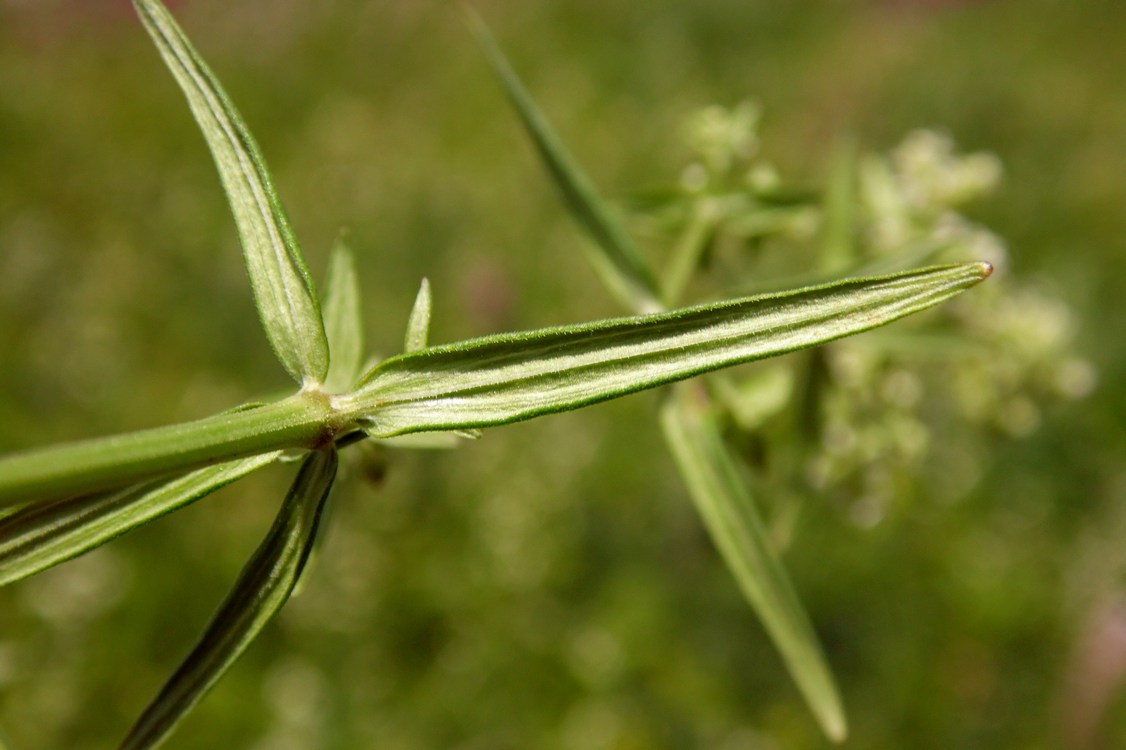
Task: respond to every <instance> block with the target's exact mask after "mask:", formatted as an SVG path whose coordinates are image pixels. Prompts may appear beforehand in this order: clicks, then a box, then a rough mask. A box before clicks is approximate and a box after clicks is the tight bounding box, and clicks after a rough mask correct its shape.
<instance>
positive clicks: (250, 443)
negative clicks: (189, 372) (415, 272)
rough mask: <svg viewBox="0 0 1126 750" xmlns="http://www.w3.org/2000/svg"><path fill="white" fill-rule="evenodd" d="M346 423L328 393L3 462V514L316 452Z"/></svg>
mask: <svg viewBox="0 0 1126 750" xmlns="http://www.w3.org/2000/svg"><path fill="white" fill-rule="evenodd" d="M339 421H340V417H339V415H337V414H336V413H335V411H334V409H333V407H332V405H331V404H330V403H329V401H328V399H327V398H326V397H325V395H324V394H322V393H319V392H314V391H301V392H299V393H297V394H295V395H293V396H290V397H289V398H286V399H284V400H282V401H277V402H274V403H270V404H265V405H263V406H258V407H255V408H251V409H244V410H241V411H233V412H225V413H223V414H217V415H215V416H211V417H206V418H204V419H199V420H196V421H194V422H184V423H181V424H174V425H169V426H167V427H157V428H154V429H148V430H141V431H138V432H130V433H126V434H123V435H114V436H111V437H104V438H95V439H92V440H82V441H78V442H73V443H65V444H62V445H54V446H49V447H46V448H38V449H34V450H29V451H23V452H20V453H14V454H11V455H9V456H4V457H0V509H4V508H8V507H13V506H17V505H23V504H26V503H29V502H31V501H38V500H49V499H56V498H60V497H68V496H72V495H79V494H86V493H90V492H97V491H99V490H106V489H112V488H115V487H120V486H123V485H127V484H132V483H134V482H136V481H139V480H142V479H148V478H150V477H155V476H159V475H162V474H169V473H172V472H177V471H186V470H189V469H195V468H198V467H201V466H207V465H211V464H216V463H220V462H223V461H229V460H231V459H235V458H241V457H243V456H251V455H255V454H258V453H264V452H267V451H274V450H280V449H285V448H315V447H316V446H318V445H321V444H323V443H324V442H326V441H327V440H330V439H331V438H332V437H333V435H335V433H336V432H337V431H338V429H339V428H340V426H341V425H339V424H337V423H338V422H339Z"/></svg>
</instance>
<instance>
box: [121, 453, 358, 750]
mask: <svg viewBox="0 0 1126 750" xmlns="http://www.w3.org/2000/svg"><path fill="white" fill-rule="evenodd" d="M336 466H337V457H336V451H335V450H334V449H332V448H329V449H328V450H324V451H316V452H314V453H312V454H310V455H309V457H308V458H307V459H306V460H305V463H303V464H302V465H301V469H300V470H299V471H298V473H297V478H296V479H295V480H294V482H293V486H292V487H291V488H290V490H289V494H288V495H287V496H286V498H285V503H284V504H283V505H282V509H281V511H280V512H279V513H278V516H277V518H276V519H275V520H274V524H273V527H272V528H271V529H270V532H269V533H268V534H267V535H266V538H265V539H264V540H263V542H262V544H261V545H260V546H259V547H258V549H257V550H256V551H255V553H254V555H253V556H252V557H251V558H250V561H249V562H248V563H247V564H246V567H244V568H243V569H242V573H240V574H239V578H238V581H237V582H236V583H235V586H234V588H233V589H232V590H231V593H230V594H228V595H227V598H226V600H225V601H224V602H223V604H222V605H221V606H220V607H219V611H218V612H217V613H216V614H215V616H214V618H213V619H212V620H211V622H210V624H208V626H207V630H206V631H204V634H203V636H202V637H201V638H200V641H199V643H198V644H197V645H196V647H195V648H194V649H193V650H192V652H191V653H190V654H189V655H188V657H187V659H185V661H184V663H183V664H181V665H180V667H179V669H177V670H176V672H175V674H173V675H172V677H171V678H170V679H169V680H168V682H167V683H165V685H164V687H163V688H162V689H161V691H160V693H159V694H158V695H157V697H156V699H155V700H153V702H152V703H151V704H149V706H148V708H146V709H145V712H144V713H143V714H141V717H140V718H139V719H138V720H137V723H136V724H134V725H133V728H132V729H131V730H130V731H129V735H128V736H127V737H126V738H125V741H124V742H122V744H121V750H142V749H143V748H152V747H155V746H156V745H157V744H159V743H160V742H161V741H162V740H163V739H164V738H165V737H167V736H168V733H169V732H171V731H172V728H173V727H174V726H175V725H176V722H178V721H179V720H180V719H181V718H183V717H184V716H185V715H186V714H187V713H188V711H190V710H191V709H192V707H193V706H195V704H196V703H197V702H198V701H199V700H200V698H202V697H203V695H204V693H206V692H207V690H208V689H209V688H210V687H211V686H212V685H213V684H214V683H215V681H216V680H218V679H219V678H220V677H221V676H222V675H223V673H224V672H225V671H226V670H227V668H228V667H230V666H231V664H232V663H233V662H234V661H235V659H237V658H238V657H239V655H240V654H241V653H242V652H243V651H244V650H245V649H246V647H247V646H248V645H249V644H250V642H251V641H252V640H254V637H255V636H257V635H258V633H259V631H260V630H261V629H262V627H263V626H265V624H266V623H267V622H269V621H270V619H271V618H273V616H274V615H275V614H277V612H278V610H280V609H281V607H282V605H283V604H285V602H286V600H287V599H288V598H289V595H290V593H291V592H292V591H293V588H294V587H295V586H296V585H297V581H298V579H299V578H300V577H301V571H302V569H303V568H304V566H305V561H306V560H307V559H308V557H309V553H310V551H311V549H312V546H313V542H314V540H315V539H316V533H317V525H318V523H319V521H320V516H321V511H322V510H323V508H324V504H325V501H326V500H327V499H328V495H329V490H330V489H331V488H332V480H333V478H334V477H335V476H336Z"/></svg>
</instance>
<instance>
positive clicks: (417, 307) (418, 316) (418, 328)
mask: <svg viewBox="0 0 1126 750" xmlns="http://www.w3.org/2000/svg"><path fill="white" fill-rule="evenodd" d="M431 304H432V302H431V296H430V282H429V281H428V280H427V279H425V278H424V279H423V280H422V283H421V284H419V285H418V295H417V296H415V298H414V306H413V307H411V314H410V317H409V318H408V319H407V332H406V334H405V335H404V336H403V351H404V352H406V353H407V354H411V353H412V352H418V351H422V350H423V349H425V348H426V347H427V346H428V345H429V344H430V307H431Z"/></svg>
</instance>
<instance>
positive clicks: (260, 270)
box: [133, 0, 328, 384]
mask: <svg viewBox="0 0 1126 750" xmlns="http://www.w3.org/2000/svg"><path fill="white" fill-rule="evenodd" d="M133 5H134V7H135V8H136V10H137V13H138V15H139V16H140V18H141V21H142V22H143V23H144V26H145V29H146V30H147V31H148V32H149V35H150V36H151V37H152V39H153V41H154V42H155V43H156V46H157V49H158V50H159V52H160V55H161V57H162V58H163V59H164V61H165V63H166V64H167V65H168V68H169V70H171V71H172V74H173V76H174V77H175V78H176V81H177V82H178V83H179V84H180V88H181V89H183V91H184V95H185V96H186V97H187V100H188V104H189V105H190V107H191V110H192V114H193V115H194V116H195V119H196V122H197V123H198V124H199V127H200V129H201V130H202V131H203V135H204V138H205V139H206V140H207V145H208V147H209V148H210V149H211V154H212V156H213V157H214V159H215V164H216V166H217V167H218V169H219V177H220V179H221V180H222V183H223V187H224V189H225V190H226V192H227V198H228V201H229V202H230V204H231V210H232V212H233V213H234V217H235V223H236V224H237V225H238V231H239V236H240V238H241V240H242V248H243V255H244V257H245V259H246V267H247V270H248V272H249V274H250V283H251V287H252V288H253V290H254V299H255V302H256V303H257V305H258V313H259V315H260V317H261V319H262V325H263V327H264V328H265V330H266V336H267V338H268V339H269V341H270V346H271V347H273V349H274V352H275V353H276V354H277V356H278V359H279V360H281V363H282V365H283V366H284V367H285V369H286V370H287V371H288V372H289V374H290V375H292V376H293V378H294V379H295V380H297V382H299V383H303V384H319V383H321V382H322V381H323V380H324V377H325V373H326V371H327V370H328V343H327V341H326V338H325V332H324V324H323V322H322V320H321V313H320V307H319V304H318V302H317V297H316V294H315V292H314V290H313V282H312V280H311V278H310V277H309V271H308V269H307V268H306V266H305V261H304V259H303V258H302V256H301V250H300V248H299V246H298V243H297V238H296V237H295V236H294V234H293V231H292V230H291V229H290V226H289V219H288V218H287V217H286V213H285V210H284V209H283V207H282V204H281V200H280V199H279V197H278V193H277V190H276V188H275V187H274V184H273V181H272V179H271V178H270V174H269V171H268V170H267V168H266V162H265V160H264V159H263V158H262V154H261V153H260V151H259V149H258V144H257V143H256V142H255V140H254V138H253V137H252V136H251V134H250V131H249V129H248V128H247V127H246V124H245V123H244V122H243V119H242V116H241V115H240V114H239V113H238V110H237V109H236V108H235V106H234V104H232V103H231V101H230V99H229V98H228V97H227V94H226V92H225V91H224V90H223V88H222V86H221V85H220V84H219V81H218V79H216V77H215V76H214V74H213V73H212V72H211V70H210V69H209V68H208V67H207V64H206V63H205V62H204V61H203V59H202V58H201V57H200V56H199V54H198V53H197V52H196V51H195V49H194V48H193V47H192V45H191V42H190V41H188V38H187V36H185V34H184V32H183V31H182V30H181V29H180V27H179V25H178V24H177V23H176V21H175V20H174V19H173V18H172V16H171V14H169V13H168V11H167V9H165V7H164V6H163V5H162V4H161V3H160V2H158V0H133Z"/></svg>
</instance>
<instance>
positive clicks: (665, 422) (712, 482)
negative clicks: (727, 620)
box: [661, 383, 848, 742]
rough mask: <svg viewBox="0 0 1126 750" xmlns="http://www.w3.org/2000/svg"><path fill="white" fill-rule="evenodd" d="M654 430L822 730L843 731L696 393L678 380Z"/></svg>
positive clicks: (815, 656) (803, 622)
mask: <svg viewBox="0 0 1126 750" xmlns="http://www.w3.org/2000/svg"><path fill="white" fill-rule="evenodd" d="M661 427H662V429H663V430H664V434H665V439H666V441H667V442H668V445H669V448H670V449H671V450H672V453H673V457H674V458H675V460H676V463H677V466H678V468H679V469H680V474H681V476H683V477H684V479H685V482H686V483H687V485H688V490H689V494H690V495H691V496H692V499H693V500H694V501H695V503H696V509H697V510H698V511H699V513H700V516H701V518H702V519H703V521H704V525H705V526H706V527H707V529H708V533H709V534H710V535H711V537H712V541H714V542H715V545H716V548H717V549H718V550H719V552H720V554H721V555H722V557H723V559H724V561H725V562H726V563H727V567H728V568H729V569H730V570H731V572H732V573H733V574H734V576H735V580H736V581H738V583H739V588H740V589H742V591H743V595H744V596H745V597H746V598H747V601H748V602H750V604H751V606H752V607H753V608H754V610H755V612H756V613H757V614H758V617H759V619H760V620H761V621H762V624H763V626H764V627H765V628H766V632H767V633H768V634H769V635H770V637H771V639H772V640H773V641H774V645H775V647H776V648H777V649H778V652H779V653H780V654H781V655H782V659H783V661H785V663H786V667H787V669H789V671H790V674H791V675H792V676H793V678H794V682H795V683H797V685H798V688H799V689H800V690H801V692H802V695H803V696H804V697H805V699H806V702H807V703H808V704H809V707H810V709H811V710H812V711H813V713H814V715H815V716H816V717H817V720H818V722H819V723H820V724H821V727H822V729H823V730H824V732H825V734H826V735H827V736H828V737H829V738H830V739H832V740H834V741H836V742H841V741H843V740H844V738H845V736H846V735H847V734H848V729H847V723H846V720H845V715H844V709H843V708H842V706H841V699H840V695H839V694H838V692H837V687H836V685H835V684H834V682H833V676H832V673H831V672H830V670H829V666H828V664H827V663H826V661H825V656H824V654H823V653H822V651H821V646H820V644H819V643H818V640H817V635H816V634H815V633H814V631H813V628H812V627H811V626H810V624H809V619H808V617H807V616H806V614H805V610H804V609H803V608H802V605H801V602H800V600H799V599H798V596H797V594H796V593H795V592H794V589H793V586H792V584H791V583H790V579H789V577H788V576H787V575H786V571H785V569H784V568H783V566H782V563H781V561H780V560H779V559H778V556H777V554H776V553H775V551H774V549H773V547H772V546H771V543H770V539H769V536H768V534H767V532H766V529H765V527H764V525H763V522H762V519H761V518H760V517H759V514H758V511H757V509H756V508H755V506H754V502H753V500H752V498H751V497H750V494H749V492H748V490H747V486H746V483H745V482H744V481H743V479H742V477H740V476H739V474H738V470H737V469H736V467H735V463H734V461H733V459H732V457H731V455H730V453H729V452H728V449H727V447H726V446H725V445H724V443H723V440H722V438H721V436H720V433H719V428H718V426H717V425H716V423H715V419H714V417H713V416H712V414H711V413H710V412H709V411H708V406H707V401H706V398H704V394H702V393H698V392H696V390H695V389H694V388H693V384H690V383H681V384H679V385H678V386H676V387H675V388H674V389H672V391H671V392H670V393H669V394H668V397H667V398H666V399H665V401H664V403H663V404H662V406H661Z"/></svg>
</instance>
